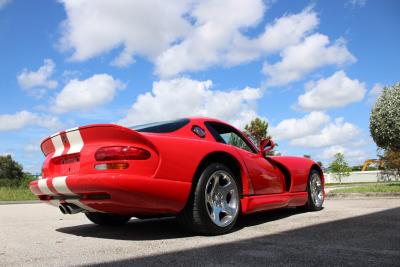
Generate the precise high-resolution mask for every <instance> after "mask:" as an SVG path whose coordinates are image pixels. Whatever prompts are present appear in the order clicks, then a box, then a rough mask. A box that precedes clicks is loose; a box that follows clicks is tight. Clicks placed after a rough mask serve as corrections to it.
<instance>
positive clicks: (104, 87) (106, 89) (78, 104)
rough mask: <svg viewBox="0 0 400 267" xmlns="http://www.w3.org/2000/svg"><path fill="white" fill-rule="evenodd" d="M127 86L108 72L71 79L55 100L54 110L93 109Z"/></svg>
mask: <svg viewBox="0 0 400 267" xmlns="http://www.w3.org/2000/svg"><path fill="white" fill-rule="evenodd" d="M123 88H125V85H124V84H123V83H122V82H120V81H119V80H115V79H114V78H113V77H112V76H110V75H108V74H95V75H93V76H92V77H90V78H88V79H86V80H78V79H73V80H70V81H69V82H68V83H67V84H66V85H65V87H64V88H63V90H62V91H61V92H60V93H59V94H58V95H57V96H56V98H55V100H54V106H53V111H54V112H56V113H65V112H69V111H72V110H85V111H86V110H91V109H93V108H95V107H97V106H100V105H102V104H105V103H107V102H110V101H111V100H112V99H113V98H114V96H115V94H116V91H117V90H118V89H123Z"/></svg>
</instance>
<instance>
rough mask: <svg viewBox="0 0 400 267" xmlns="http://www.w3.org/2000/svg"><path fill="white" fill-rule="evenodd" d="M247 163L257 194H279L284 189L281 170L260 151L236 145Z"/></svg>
mask: <svg viewBox="0 0 400 267" xmlns="http://www.w3.org/2000/svg"><path fill="white" fill-rule="evenodd" d="M235 149H236V150H237V152H238V153H239V155H240V156H241V158H242V159H243V161H244V162H245V164H246V167H247V171H248V173H249V176H250V178H251V182H252V185H253V190H254V194H255V195H266V194H278V193H282V192H283V191H284V177H283V175H282V174H281V172H280V170H279V169H278V168H277V167H276V166H275V165H272V164H271V163H270V162H269V161H268V160H266V159H265V158H264V157H262V156H261V155H260V154H258V153H254V152H249V151H247V150H244V149H243V148H239V147H235Z"/></svg>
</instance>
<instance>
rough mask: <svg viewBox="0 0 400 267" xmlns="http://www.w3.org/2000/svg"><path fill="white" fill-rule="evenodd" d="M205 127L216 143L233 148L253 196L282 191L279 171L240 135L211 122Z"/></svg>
mask: <svg viewBox="0 0 400 267" xmlns="http://www.w3.org/2000/svg"><path fill="white" fill-rule="evenodd" d="M206 125H207V127H208V128H209V130H210V132H211V133H212V134H213V135H214V137H215V138H216V140H217V141H218V142H221V143H225V144H226V145H229V146H233V147H234V149H235V150H236V152H237V153H238V154H239V155H240V157H241V158H242V159H243V161H244V163H245V165H246V168H247V171H248V173H249V176H250V179H251V183H252V186H253V190H254V194H255V195H266V194H277V193H282V192H283V191H284V188H285V186H284V176H283V175H282V173H281V172H280V170H279V169H278V168H277V167H276V166H274V165H273V164H271V163H270V162H269V161H268V160H266V159H265V158H264V157H263V156H261V155H260V154H258V152H257V150H256V149H255V148H254V146H253V145H251V144H250V143H249V141H248V140H247V139H246V138H245V137H244V136H243V135H242V133H240V132H238V131H237V130H236V129H234V128H232V127H230V126H229V125H226V124H221V123H215V122H213V123H208V124H206ZM210 127H211V128H212V129H210ZM215 135H218V136H215Z"/></svg>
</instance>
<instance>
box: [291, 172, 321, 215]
mask: <svg viewBox="0 0 400 267" xmlns="http://www.w3.org/2000/svg"><path fill="white" fill-rule="evenodd" d="M307 193H308V199H307V203H306V204H305V205H304V206H300V207H297V208H298V209H299V210H302V211H319V210H321V209H322V205H323V204H324V200H325V195H324V186H323V183H322V180H321V176H320V174H319V172H318V171H317V170H311V171H310V175H309V176H308V183H307Z"/></svg>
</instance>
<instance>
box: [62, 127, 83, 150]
mask: <svg viewBox="0 0 400 267" xmlns="http://www.w3.org/2000/svg"><path fill="white" fill-rule="evenodd" d="M66 134H67V138H68V141H69V144H70V147H69V150H68V152H67V154H73V153H79V152H81V150H82V147H83V140H82V136H81V133H80V132H79V130H78V128H74V129H69V130H67V131H66Z"/></svg>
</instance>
